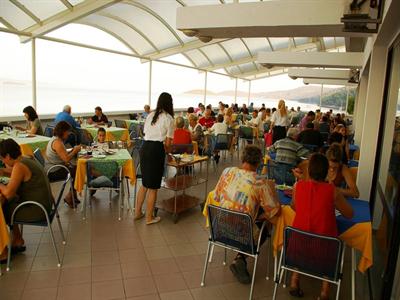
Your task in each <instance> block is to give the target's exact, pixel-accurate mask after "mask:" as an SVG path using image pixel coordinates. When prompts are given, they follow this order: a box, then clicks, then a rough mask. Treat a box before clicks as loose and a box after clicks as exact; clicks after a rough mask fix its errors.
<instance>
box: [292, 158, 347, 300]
mask: <svg viewBox="0 0 400 300" xmlns="http://www.w3.org/2000/svg"><path fill="white" fill-rule="evenodd" d="M328 168H329V163H328V159H327V158H326V157H325V156H324V155H322V154H320V153H315V154H313V155H312V156H311V158H310V162H309V166H308V175H309V179H308V180H300V181H299V182H297V183H296V184H295V186H294V189H293V209H294V210H295V211H296V217H295V219H294V221H293V227H294V228H297V229H300V230H303V231H307V232H310V233H314V234H319V235H325V236H331V237H337V236H338V232H337V225H336V216H335V208H336V209H337V210H339V211H340V213H341V214H342V215H343V216H344V217H346V218H352V217H353V209H352V207H351V206H350V204H349V203H348V202H347V201H346V199H345V198H344V197H343V195H342V193H341V192H340V191H338V190H337V189H336V187H335V186H334V185H333V184H332V183H328V182H326V181H325V179H326V176H327V174H328ZM295 246H296V245H295ZM291 251H296V250H295V249H292V250H291ZM319 251H322V249H319ZM289 292H290V295H292V296H294V297H302V296H303V295H304V293H303V291H302V290H301V289H300V280H299V274H298V273H293V275H292V278H291V283H290V291H289ZM319 298H320V299H328V298H329V283H328V282H326V281H324V282H323V283H322V289H321V295H320V297H319Z"/></svg>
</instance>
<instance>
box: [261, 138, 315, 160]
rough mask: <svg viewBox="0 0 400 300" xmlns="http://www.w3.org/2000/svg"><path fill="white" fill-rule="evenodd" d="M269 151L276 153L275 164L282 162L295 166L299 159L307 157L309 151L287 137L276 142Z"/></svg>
mask: <svg viewBox="0 0 400 300" xmlns="http://www.w3.org/2000/svg"><path fill="white" fill-rule="evenodd" d="M269 150H270V151H271V152H276V158H275V160H276V161H277V162H284V163H288V164H292V165H297V163H298V162H299V161H300V159H301V157H307V156H308V155H309V151H308V150H307V149H306V148H304V147H303V145H302V144H300V143H298V142H296V141H294V140H292V139H291V138H288V137H286V138H284V139H281V140H279V141H276V142H275V144H273V145H272V146H271V147H270V148H269Z"/></svg>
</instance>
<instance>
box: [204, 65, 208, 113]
mask: <svg viewBox="0 0 400 300" xmlns="http://www.w3.org/2000/svg"><path fill="white" fill-rule="evenodd" d="M207 73H208V72H207V71H206V72H204V106H206V103H207Z"/></svg>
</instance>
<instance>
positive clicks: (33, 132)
mask: <svg viewBox="0 0 400 300" xmlns="http://www.w3.org/2000/svg"><path fill="white" fill-rule="evenodd" d="M37 131H38V129H37V128H36V127H35V126H34V125H32V127H31V129H30V130H27V131H26V132H27V133H30V134H36V133H37Z"/></svg>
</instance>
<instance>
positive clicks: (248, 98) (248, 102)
mask: <svg viewBox="0 0 400 300" xmlns="http://www.w3.org/2000/svg"><path fill="white" fill-rule="evenodd" d="M250 95H251V80H250V81H249V95H248V96H247V106H249V105H250Z"/></svg>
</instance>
